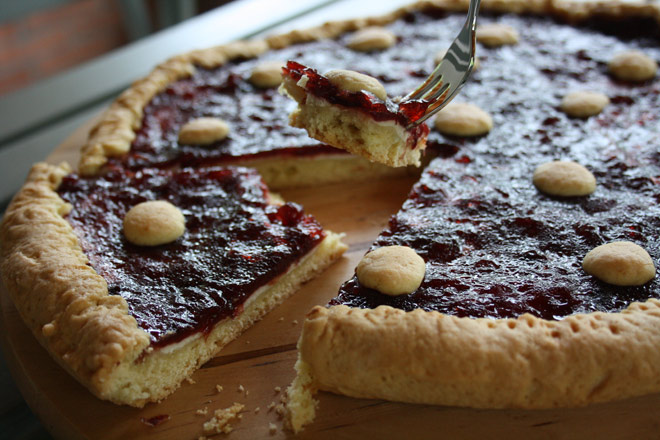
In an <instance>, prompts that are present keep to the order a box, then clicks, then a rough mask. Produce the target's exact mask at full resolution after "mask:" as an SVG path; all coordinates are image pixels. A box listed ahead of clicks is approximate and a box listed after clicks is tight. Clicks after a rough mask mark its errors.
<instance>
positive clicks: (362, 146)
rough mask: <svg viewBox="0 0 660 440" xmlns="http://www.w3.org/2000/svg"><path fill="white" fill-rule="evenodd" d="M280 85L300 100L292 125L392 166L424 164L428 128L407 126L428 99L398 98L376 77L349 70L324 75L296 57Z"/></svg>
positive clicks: (424, 126) (323, 140) (317, 137)
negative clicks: (409, 99)
mask: <svg viewBox="0 0 660 440" xmlns="http://www.w3.org/2000/svg"><path fill="white" fill-rule="evenodd" d="M280 90H282V91H283V92H284V93H286V94H288V95H289V96H291V97H292V98H293V99H294V100H295V101H296V102H298V108H297V109H296V110H294V112H293V113H291V115H290V118H289V119H290V123H291V125H292V126H294V127H300V128H304V129H305V130H307V133H308V134H309V135H310V136H311V137H313V138H314V139H318V140H320V141H322V142H325V143H327V144H330V145H332V146H333V147H337V148H341V149H344V150H347V151H349V152H351V153H353V154H356V155H359V156H363V157H365V158H367V159H368V160H370V161H372V162H379V163H383V164H386V165H389V166H392V167H401V166H406V165H417V166H419V165H420V164H421V157H422V154H423V152H424V149H425V148H426V137H427V135H428V132H429V129H428V127H427V126H426V125H424V124H422V125H418V126H415V127H413V128H408V127H409V125H410V123H411V122H413V121H415V120H417V119H419V117H421V115H422V114H423V113H424V110H425V109H426V107H427V106H428V104H427V103H425V102H421V101H412V102H407V103H401V104H397V103H395V102H393V101H392V100H391V99H388V98H387V96H386V94H385V90H384V89H383V88H382V86H381V85H380V83H379V82H378V81H377V80H376V79H375V78H372V77H368V76H366V75H361V74H359V73H357V72H350V71H331V72H328V73H326V75H321V74H319V73H318V72H316V71H315V70H314V69H311V68H309V67H305V66H303V65H302V64H299V63H296V62H294V61H289V62H288V63H287V65H286V67H285V68H284V79H283V81H282V86H281V87H280Z"/></svg>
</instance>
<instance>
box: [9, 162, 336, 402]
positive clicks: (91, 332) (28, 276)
mask: <svg viewBox="0 0 660 440" xmlns="http://www.w3.org/2000/svg"><path fill="white" fill-rule="evenodd" d="M69 171H70V170H69V167H68V166H67V165H66V164H62V165H59V166H52V165H48V164H44V163H39V164H36V165H35V166H34V167H33V168H32V171H31V172H30V175H29V176H28V180H27V182H26V184H25V185H24V186H23V188H22V189H21V190H20V192H19V193H18V194H17V195H16V196H15V197H14V199H13V201H12V203H11V204H10V206H9V207H8V209H7V213H6V215H5V217H4V219H3V222H2V225H1V226H0V242H1V243H2V246H1V248H0V258H1V259H2V262H1V263H0V271H1V272H2V280H3V282H4V284H5V286H7V290H8V291H9V293H10V295H11V297H12V300H13V301H14V304H15V305H16V308H17V309H18V311H19V313H20V315H21V317H22V318H23V320H24V322H25V323H26V324H27V326H28V328H30V330H31V331H32V333H33V334H34V335H35V337H36V338H37V339H38V340H39V342H40V343H41V344H42V345H43V346H44V347H45V348H46V349H47V350H48V351H49V352H50V354H51V355H52V356H53V358H54V359H56V360H57V361H58V362H59V363H60V364H61V365H62V366H63V367H64V368H65V369H66V370H68V371H69V372H70V373H71V374H72V375H73V376H74V377H75V378H77V379H78V380H79V381H80V382H81V383H82V384H83V385H85V386H86V387H87V388H88V389H89V390H90V391H91V392H92V393H93V394H95V395H96V396H98V397H100V398H102V399H106V400H110V401H112V402H115V403H119V404H127V405H132V406H138V407H140V406H143V405H144V404H145V403H147V402H152V401H159V400H161V399H163V398H165V397H166V396H167V395H169V394H170V393H172V392H173V391H174V390H176V389H177V388H178V386H179V385H180V383H181V382H182V381H183V380H184V379H185V378H187V377H189V376H190V375H191V374H192V373H193V372H194V371H195V370H196V369H197V368H198V367H199V366H201V365H202V364H203V363H204V362H206V361H207V360H209V359H210V358H211V357H213V356H214V355H215V354H216V353H217V352H218V351H219V350H220V349H221V348H222V347H223V346H224V345H226V344H227V343H229V342H230V341H232V340H233V339H235V338H236V337H237V336H238V335H239V334H240V333H241V332H242V331H243V330H245V329H246V328H248V327H249V326H251V325H252V324H253V323H254V322H255V321H257V320H259V319H260V318H261V317H263V316H264V315H265V314H266V313H267V312H269V311H270V310H272V309H273V308H274V307H275V306H277V305H279V304H280V303H281V302H283V301H284V300H285V299H286V298H288V297H289V296H290V295H292V294H293V293H294V292H295V291H296V290H297V289H298V288H299V287H300V285H301V284H303V283H304V282H306V281H308V280H310V279H311V278H313V277H314V276H315V275H317V274H318V273H320V272H321V271H323V270H324V269H325V268H326V267H327V266H328V265H330V264H331V263H332V262H333V261H335V260H336V259H337V258H339V257H340V256H341V255H342V254H343V252H344V251H345V250H346V245H344V244H343V243H342V242H341V236H340V235H338V234H335V233H332V232H331V231H325V232H326V237H325V238H324V239H323V240H322V241H321V242H320V243H319V244H318V245H317V246H316V247H315V248H314V249H313V250H312V251H311V252H310V253H308V254H307V255H306V256H305V257H303V259H302V260H301V261H299V262H298V264H295V265H294V266H293V267H292V268H291V269H290V270H289V271H288V272H287V273H286V274H284V275H282V276H280V277H279V278H278V279H277V280H276V282H274V283H271V284H269V285H267V286H266V288H265V289H264V290H262V291H261V292H259V293H258V295H256V297H254V299H252V300H251V301H250V302H249V304H246V306H245V309H244V311H243V313H241V314H240V315H239V316H238V317H236V318H234V319H226V320H224V321H220V322H218V323H217V324H216V325H215V327H214V328H213V329H212V330H211V331H210V332H209V334H207V335H205V336H202V337H200V336H193V337H189V338H188V339H185V340H184V341H183V342H182V343H181V344H179V345H177V346H176V347H169V348H168V346H166V347H164V348H162V349H156V350H153V349H152V348H150V347H149V345H150V339H149V335H148V334H147V333H146V332H145V331H144V330H142V329H140V328H139V327H138V326H137V322H136V321H135V318H133V317H132V316H131V315H130V314H129V313H128V305H127V303H126V301H125V300H124V299H123V298H122V297H120V296H118V295H109V294H108V286H107V284H106V282H105V280H104V279H103V278H102V277H101V276H100V275H98V274H97V273H96V272H95V271H94V270H93V269H92V268H91V266H89V264H88V259H87V257H86V256H85V254H84V253H83V251H82V249H81V247H80V244H79V241H78V238H77V236H76V235H75V233H74V232H73V229H72V228H71V226H70V225H69V223H68V222H67V221H66V220H65V219H64V217H63V216H64V215H66V214H67V213H68V212H69V210H70V206H69V205H68V204H67V203H65V202H64V201H63V200H62V199H61V198H60V197H59V195H58V194H57V193H56V192H55V190H56V188H57V187H58V185H59V184H60V182H61V180H62V178H63V177H64V176H65V175H66V174H68V172H69Z"/></svg>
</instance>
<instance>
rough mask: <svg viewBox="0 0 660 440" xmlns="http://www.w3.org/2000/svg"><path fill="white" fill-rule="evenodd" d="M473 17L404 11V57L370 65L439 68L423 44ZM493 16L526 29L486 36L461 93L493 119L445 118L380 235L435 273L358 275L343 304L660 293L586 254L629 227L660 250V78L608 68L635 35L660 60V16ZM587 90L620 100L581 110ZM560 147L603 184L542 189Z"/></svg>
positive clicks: (605, 301) (574, 304)
mask: <svg viewBox="0 0 660 440" xmlns="http://www.w3.org/2000/svg"><path fill="white" fill-rule="evenodd" d="M463 20H464V17H463V16H453V15H450V16H448V17H446V18H445V19H444V20H443V24H442V25H439V24H438V23H437V22H433V20H432V18H431V17H429V16H426V15H413V16H410V17H407V19H406V20H402V21H399V22H397V23H395V24H393V25H392V26H391V27H390V28H391V29H392V30H393V31H394V32H395V33H396V34H397V35H399V36H400V37H399V40H400V41H399V47H398V49H391V50H396V51H397V54H398V55H397V56H396V57H395V58H397V59H398V62H395V63H390V62H389V59H388V60H387V61H386V60H385V58H386V57H385V56H384V55H378V56H377V59H378V60H379V61H378V62H377V63H376V66H380V67H379V68H377V69H376V70H374V71H370V72H368V73H370V74H371V75H374V76H377V77H378V76H379V75H381V76H382V77H384V78H381V80H383V79H389V80H390V81H389V85H390V87H391V89H393V90H394V91H397V90H398V88H397V87H398V84H399V82H398V81H397V78H396V75H398V73H397V72H403V71H408V72H409V74H413V73H415V72H417V73H418V74H419V75H420V76H424V75H426V74H427V73H428V72H429V71H430V69H431V67H432V66H431V65H430V61H424V62H421V63H420V62H417V63H415V62H414V61H413V60H411V59H410V57H413V56H414V55H415V54H424V56H425V57H426V58H428V59H429V60H430V59H431V58H432V57H430V56H428V54H431V53H434V52H433V51H434V50H435V49H437V50H440V49H442V48H443V47H446V46H447V45H448V44H449V43H450V42H451V38H452V35H453V34H454V33H455V32H456V30H457V29H458V28H459V27H460V24H461V23H462V21H463ZM490 22H500V23H504V24H508V25H511V26H513V27H514V28H515V29H516V30H517V31H518V32H519V34H520V42H519V44H517V45H514V46H503V47H499V48H486V47H484V46H481V45H478V47H477V51H476V52H477V56H478V57H479V59H480V61H481V66H480V67H479V68H478V69H477V70H476V71H475V73H474V74H473V77H472V79H471V80H470V81H468V83H467V84H466V85H465V87H464V89H463V90H462V92H461V94H460V95H459V96H458V98H457V101H466V102H472V103H474V104H477V105H478V106H480V107H481V108H483V109H484V110H486V111H487V112H488V113H490V114H491V115H492V117H493V120H494V127H493V129H492V130H491V131H490V133H488V134H487V135H485V136H482V137H479V138H470V139H466V138H459V137H449V136H443V135H441V134H439V133H438V132H437V131H435V130H432V131H431V134H430V136H429V141H428V143H429V145H430V146H431V145H435V147H436V150H437V151H438V152H439V157H438V158H436V159H435V160H434V161H433V162H432V163H431V165H430V166H429V167H428V168H427V169H426V171H425V172H424V175H423V176H422V178H421V180H420V181H419V182H418V183H417V184H416V185H415V186H414V188H413V190H412V191H411V193H410V195H409V198H408V200H407V201H406V202H405V203H404V205H403V207H402V209H401V211H400V212H399V213H398V214H396V215H395V216H393V217H392V218H391V220H390V222H389V225H388V227H387V228H386V229H385V230H384V231H383V232H382V234H381V235H380V237H379V238H378V239H377V240H376V242H375V243H374V245H373V247H374V248H375V247H379V246H387V245H394V244H396V245H407V246H410V247H412V248H413V249H415V250H416V251H417V252H418V253H419V255H420V256H422V257H423V258H424V260H425V261H426V267H427V272H426V276H425V279H424V282H423V283H422V285H421V286H420V288H419V289H418V290H417V291H416V292H414V293H412V294H410V295H403V296H399V297H389V296H386V295H382V294H380V293H378V292H375V291H373V290H370V289H368V288H365V287H362V286H361V285H360V283H359V282H358V280H357V278H356V277H354V278H352V279H350V280H349V281H347V282H346V283H345V284H344V285H343V286H342V287H341V289H340V293H339V296H338V297H337V298H335V299H333V300H332V301H331V303H330V304H331V305H334V304H347V305H350V306H354V307H362V308H373V307H376V306H378V305H382V304H386V305H390V306H393V307H396V308H400V309H404V310H411V309H415V308H422V309H424V310H437V311H440V312H443V313H446V314H450V315H456V316H462V317H465V316H467V317H490V318H508V317H516V316H519V315H521V314H523V313H531V314H533V315H535V316H538V317H542V318H546V319H561V318H562V317H564V316H567V315H570V314H574V313H581V312H591V311H619V310H622V309H624V308H625V307H626V306H627V305H628V304H630V303H631V302H633V301H644V300H646V299H648V298H650V297H660V285H659V283H658V281H657V279H656V280H652V281H650V282H649V283H647V284H645V285H643V286H639V287H616V286H612V285H608V284H605V283H602V282H600V281H598V280H597V279H595V278H594V277H592V276H590V275H588V274H586V273H585V272H584V271H583V270H582V267H581V263H582V259H583V257H584V256H585V254H586V253H587V252H588V251H590V250H591V249H593V248H594V247H596V246H598V245H601V244H604V243H608V242H611V241H615V240H627V241H632V242H634V243H637V244H639V245H640V246H642V247H643V248H645V249H646V250H647V251H648V252H649V254H650V255H651V257H652V258H653V260H654V261H655V262H656V264H657V262H658V259H659V258H660V207H659V205H658V204H659V202H660V121H659V120H658V117H659V115H660V113H659V112H658V109H660V79H659V78H658V77H656V78H655V79H654V80H652V81H649V82H643V83H635V84H633V83H627V82H623V81H617V80H614V79H613V78H612V77H611V76H610V75H609V74H608V72H607V62H608V60H609V59H610V58H612V56H613V55H614V54H615V53H617V52H620V51H623V50H627V49H639V50H641V51H643V52H644V53H646V54H647V55H649V56H651V57H652V58H653V59H655V60H656V61H660V44H659V41H658V32H657V24H655V25H652V26H649V23H645V22H625V21H624V22H609V23H608V22H591V23H586V24H585V25H584V26H583V27H582V28H575V27H571V26H567V25H564V24H561V23H557V22H553V21H551V20H547V19H541V18H534V17H517V16H512V15H503V16H499V17H493V16H488V15H483V16H482V17H480V24H485V23H490ZM647 31H648V32H647ZM632 35H636V36H635V37H632ZM436 40H437V41H436ZM358 66H360V65H358ZM357 70H359V68H358V69H357ZM385 82H386V83H387V82H388V81H385ZM404 82H405V81H404ZM395 85H396V86H395ZM387 86H388V84H386V87H387ZM406 87H407V86H406ZM388 90H389V88H388ZM575 90H595V91H600V92H603V93H605V94H606V95H608V96H609V97H610V100H611V104H610V105H608V106H607V107H606V108H605V110H604V111H603V112H602V113H601V114H599V115H598V116H594V117H590V118H588V119H574V118H570V117H568V116H567V115H566V114H564V113H563V112H562V111H561V110H560V109H559V103H560V102H561V99H562V97H563V96H564V95H565V94H567V93H569V92H571V91H575ZM551 160H574V161H576V162H578V163H580V164H582V165H584V166H586V167H587V168H588V169H589V170H591V171H592V172H593V174H594V175H595V177H596V180H597V188H596V191H595V192H594V193H593V194H591V195H589V196H586V197H573V198H559V197H551V196H547V195H544V194H542V193H540V192H539V191H538V190H537V189H536V188H535V187H534V185H533V184H532V173H533V172H534V169H535V168H536V166H538V165H539V164H541V163H544V162H548V161H551Z"/></svg>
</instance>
